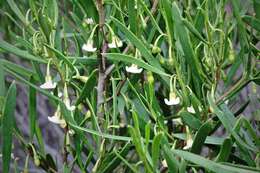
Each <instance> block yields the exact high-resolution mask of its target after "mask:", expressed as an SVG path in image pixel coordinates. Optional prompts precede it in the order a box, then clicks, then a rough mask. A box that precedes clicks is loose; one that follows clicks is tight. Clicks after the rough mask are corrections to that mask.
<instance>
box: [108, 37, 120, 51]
mask: <svg viewBox="0 0 260 173" xmlns="http://www.w3.org/2000/svg"><path fill="white" fill-rule="evenodd" d="M122 46H123V42H122V41H121V40H120V39H119V38H118V37H116V36H113V37H112V42H111V43H109V44H108V47H109V48H111V49H112V48H117V47H122Z"/></svg>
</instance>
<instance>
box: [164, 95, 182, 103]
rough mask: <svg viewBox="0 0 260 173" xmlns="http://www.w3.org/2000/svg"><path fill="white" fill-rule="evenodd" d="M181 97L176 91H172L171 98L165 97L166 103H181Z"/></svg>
mask: <svg viewBox="0 0 260 173" xmlns="http://www.w3.org/2000/svg"><path fill="white" fill-rule="evenodd" d="M180 102H181V99H180V97H177V96H176V94H175V92H170V96H169V100H168V99H167V98H165V99H164V103H165V104H167V105H169V106H172V105H178V104H180Z"/></svg>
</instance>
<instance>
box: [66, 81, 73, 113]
mask: <svg viewBox="0 0 260 173" xmlns="http://www.w3.org/2000/svg"><path fill="white" fill-rule="evenodd" d="M63 95H64V99H63V102H64V104H65V106H66V108H67V109H68V110H69V111H74V110H75V109H76V107H75V106H72V105H71V104H70V99H69V95H68V88H67V84H66V83H65V85H64V93H63Z"/></svg>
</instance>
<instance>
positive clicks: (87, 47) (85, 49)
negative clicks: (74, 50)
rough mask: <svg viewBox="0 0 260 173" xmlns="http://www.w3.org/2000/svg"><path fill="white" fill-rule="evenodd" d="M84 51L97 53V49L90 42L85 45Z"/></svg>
mask: <svg viewBox="0 0 260 173" xmlns="http://www.w3.org/2000/svg"><path fill="white" fill-rule="evenodd" d="M82 50H84V51H86V52H95V51H96V50H97V48H95V47H93V42H92V41H88V42H87V44H83V46H82Z"/></svg>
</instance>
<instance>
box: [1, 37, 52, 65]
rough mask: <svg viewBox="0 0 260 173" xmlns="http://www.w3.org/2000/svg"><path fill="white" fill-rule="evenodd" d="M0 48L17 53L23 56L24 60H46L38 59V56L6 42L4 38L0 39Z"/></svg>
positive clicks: (42, 61)
mask: <svg viewBox="0 0 260 173" xmlns="http://www.w3.org/2000/svg"><path fill="white" fill-rule="evenodd" d="M0 48H2V49H3V50H5V51H7V52H10V53H13V54H15V55H17V56H18V57H21V58H24V59H26V60H31V61H36V62H39V63H47V61H46V60H43V59H40V58H38V57H36V56H34V55H31V54H30V53H29V52H27V51H24V50H21V49H19V48H17V47H15V46H13V45H11V44H9V43H7V42H6V41H4V40H1V41H0Z"/></svg>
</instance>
